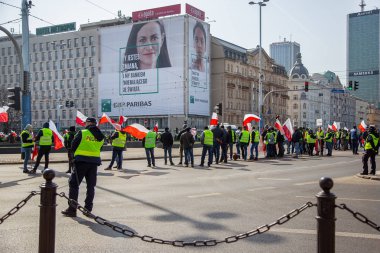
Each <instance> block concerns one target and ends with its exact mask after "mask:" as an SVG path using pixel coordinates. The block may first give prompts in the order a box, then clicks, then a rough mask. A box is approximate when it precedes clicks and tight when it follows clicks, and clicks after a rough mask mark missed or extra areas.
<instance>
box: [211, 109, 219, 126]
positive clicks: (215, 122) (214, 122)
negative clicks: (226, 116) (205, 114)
mask: <svg viewBox="0 0 380 253" xmlns="http://www.w3.org/2000/svg"><path fill="white" fill-rule="evenodd" d="M216 125H218V114H216V112H213V113H212V116H211V120H210V126H216Z"/></svg>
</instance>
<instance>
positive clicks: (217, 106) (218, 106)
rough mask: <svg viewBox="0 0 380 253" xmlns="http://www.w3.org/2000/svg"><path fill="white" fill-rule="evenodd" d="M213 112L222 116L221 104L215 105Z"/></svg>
mask: <svg viewBox="0 0 380 253" xmlns="http://www.w3.org/2000/svg"><path fill="white" fill-rule="evenodd" d="M214 109H215V112H216V113H217V114H219V115H222V114H223V107H222V103H219V104H217V105H216V106H215V107H214Z"/></svg>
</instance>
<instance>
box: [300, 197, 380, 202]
mask: <svg viewBox="0 0 380 253" xmlns="http://www.w3.org/2000/svg"><path fill="white" fill-rule="evenodd" d="M296 198H304V199H311V198H315V197H314V196H296ZM337 199H339V200H352V201H370V202H380V199H353V198H339V197H338V198H337Z"/></svg>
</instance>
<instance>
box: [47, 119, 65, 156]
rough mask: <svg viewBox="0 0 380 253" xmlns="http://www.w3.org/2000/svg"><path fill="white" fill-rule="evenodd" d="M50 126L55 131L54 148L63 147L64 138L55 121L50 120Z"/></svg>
mask: <svg viewBox="0 0 380 253" xmlns="http://www.w3.org/2000/svg"><path fill="white" fill-rule="evenodd" d="M49 128H50V130H51V131H53V136H54V149H55V150H58V149H61V148H63V143H64V139H63V137H62V135H61V134H60V133H59V132H58V130H57V127H56V126H55V124H54V122H53V121H51V120H50V121H49Z"/></svg>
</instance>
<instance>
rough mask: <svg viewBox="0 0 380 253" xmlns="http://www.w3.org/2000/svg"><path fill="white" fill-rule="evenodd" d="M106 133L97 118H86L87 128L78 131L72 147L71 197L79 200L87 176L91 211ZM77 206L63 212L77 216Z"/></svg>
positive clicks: (88, 201) (90, 209)
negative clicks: (80, 189)
mask: <svg viewBox="0 0 380 253" xmlns="http://www.w3.org/2000/svg"><path fill="white" fill-rule="evenodd" d="M104 138H105V137H104V135H103V133H102V132H101V131H100V130H99V128H98V127H97V126H96V119H95V118H87V119H86V128H85V129H84V130H82V131H80V132H78V133H77V134H76V135H75V137H74V140H73V143H72V146H71V149H72V151H73V152H74V163H75V167H74V168H75V170H74V172H73V173H72V174H71V176H70V179H69V198H70V199H73V200H75V201H78V194H79V185H80V183H81V182H82V180H83V178H84V177H85V178H86V183H87V193H86V199H85V201H84V202H85V206H84V207H85V208H86V209H87V210H88V211H89V212H91V211H92V208H93V205H94V204H93V201H94V197H95V186H96V175H97V170H98V166H99V165H100V164H101V162H102V161H101V159H100V150H101V148H102V146H103V142H104ZM76 208H77V207H76V206H75V205H72V204H71V205H70V203H69V207H68V208H67V209H66V210H63V211H62V212H61V213H62V214H63V215H65V216H67V217H76V215H77V213H76Z"/></svg>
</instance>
